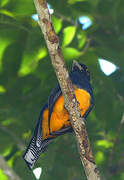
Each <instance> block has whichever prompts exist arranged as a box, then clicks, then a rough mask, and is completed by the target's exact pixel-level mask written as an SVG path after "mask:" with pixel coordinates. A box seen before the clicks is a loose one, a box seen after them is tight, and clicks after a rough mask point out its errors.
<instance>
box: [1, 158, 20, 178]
mask: <svg viewBox="0 0 124 180" xmlns="http://www.w3.org/2000/svg"><path fill="white" fill-rule="evenodd" d="M0 169H2V171H3V173H4V174H5V175H6V176H7V177H8V179H9V180H21V179H20V177H19V176H18V175H17V174H16V173H15V172H14V171H13V169H12V168H10V167H9V166H8V164H7V162H6V161H5V159H4V158H3V157H2V156H1V155H0Z"/></svg>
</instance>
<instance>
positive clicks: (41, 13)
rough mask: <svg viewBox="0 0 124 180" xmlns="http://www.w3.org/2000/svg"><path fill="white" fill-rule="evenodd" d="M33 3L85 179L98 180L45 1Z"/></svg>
mask: <svg viewBox="0 0 124 180" xmlns="http://www.w3.org/2000/svg"><path fill="white" fill-rule="evenodd" d="M34 3H35V6H36V10H37V13H38V17H39V25H40V27H41V30H42V32H43V34H44V38H45V40H46V44H47V47H48V50H49V54H50V56H51V60H52V64H53V67H54V70H55V72H56V75H57V78H58V81H59V83H60V86H61V89H62V92H63V95H64V100H65V107H66V109H67V110H68V112H69V115H70V120H71V124H72V126H73V129H74V131H75V134H76V137H77V143H78V147H79V152H80V158H81V161H82V164H83V166H84V170H85V173H86V176H87V179H88V180H100V179H101V178H100V176H99V172H98V169H97V167H96V164H95V162H94V157H93V154H92V151H91V148H90V143H89V139H88V134H87V131H86V127H85V123H84V121H83V120H82V118H81V114H80V111H79V108H78V103H77V101H76V98H75V95H74V91H73V86H72V83H71V81H70V78H69V74H68V72H67V69H66V67H65V64H64V58H63V56H62V54H61V50H60V47H59V40H58V37H57V35H56V34H55V31H54V29H53V25H52V23H51V17H50V14H49V10H48V8H47V3H46V0H34Z"/></svg>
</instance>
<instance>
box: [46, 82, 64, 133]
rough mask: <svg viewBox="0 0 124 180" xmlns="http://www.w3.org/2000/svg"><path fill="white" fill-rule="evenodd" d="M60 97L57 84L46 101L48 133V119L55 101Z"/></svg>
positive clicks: (59, 89) (60, 93)
mask: <svg viewBox="0 0 124 180" xmlns="http://www.w3.org/2000/svg"><path fill="white" fill-rule="evenodd" d="M61 95H62V91H61V88H60V85H59V84H57V86H56V87H55V88H54V89H53V90H52V92H51V94H50V96H49V99H48V109H49V117H48V125H49V131H50V118H51V113H52V111H53V107H54V105H55V103H56V101H57V99H58V98H59V97H60V96H61Z"/></svg>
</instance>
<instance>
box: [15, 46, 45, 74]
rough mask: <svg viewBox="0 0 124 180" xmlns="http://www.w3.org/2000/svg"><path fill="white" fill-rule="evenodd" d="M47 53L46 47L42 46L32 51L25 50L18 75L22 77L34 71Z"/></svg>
mask: <svg viewBox="0 0 124 180" xmlns="http://www.w3.org/2000/svg"><path fill="white" fill-rule="evenodd" d="M46 55H47V50H46V48H41V49H39V50H37V51H35V52H31V53H27V52H25V54H24V57H23V61H22V64H21V68H20V70H19V72H18V75H19V76H21V77H22V76H26V75H28V74H30V73H32V72H33V71H34V70H35V69H36V68H37V65H38V62H39V61H40V60H41V59H43V58H44V57H45V56H46Z"/></svg>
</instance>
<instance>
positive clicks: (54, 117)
mask: <svg viewBox="0 0 124 180" xmlns="http://www.w3.org/2000/svg"><path fill="white" fill-rule="evenodd" d="M69 76H70V79H71V81H72V84H73V89H74V93H75V97H76V100H77V102H78V106H79V110H80V112H81V116H82V117H83V118H84V119H86V117H87V116H88V114H89V113H90V111H91V110H92V108H93V105H94V98H93V90H92V86H91V84H90V73H89V71H88V68H87V66H86V65H84V64H81V63H78V62H77V61H74V62H73V64H72V67H71V71H70V73H69ZM69 132H73V128H72V126H71V122H70V119H69V114H68V111H67V110H66V108H65V106H64V96H63V94H62V91H61V88H60V85H59V83H58V84H57V85H56V87H55V88H54V89H53V90H52V91H51V93H50V95H49V97H48V100H47V102H46V103H45V105H44V106H43V108H42V109H41V112H40V115H39V119H38V121H37V123H36V127H35V129H34V133H33V136H32V139H31V141H30V143H29V145H28V147H27V149H26V151H25V153H24V155H23V158H24V160H25V162H26V163H27V165H28V167H29V169H30V170H32V169H33V167H34V164H35V162H36V161H37V160H38V158H39V157H40V154H41V153H43V152H45V151H46V149H47V147H48V145H49V144H50V143H51V142H52V141H53V140H54V139H55V138H56V137H58V136H60V135H62V134H66V133H69Z"/></svg>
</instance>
